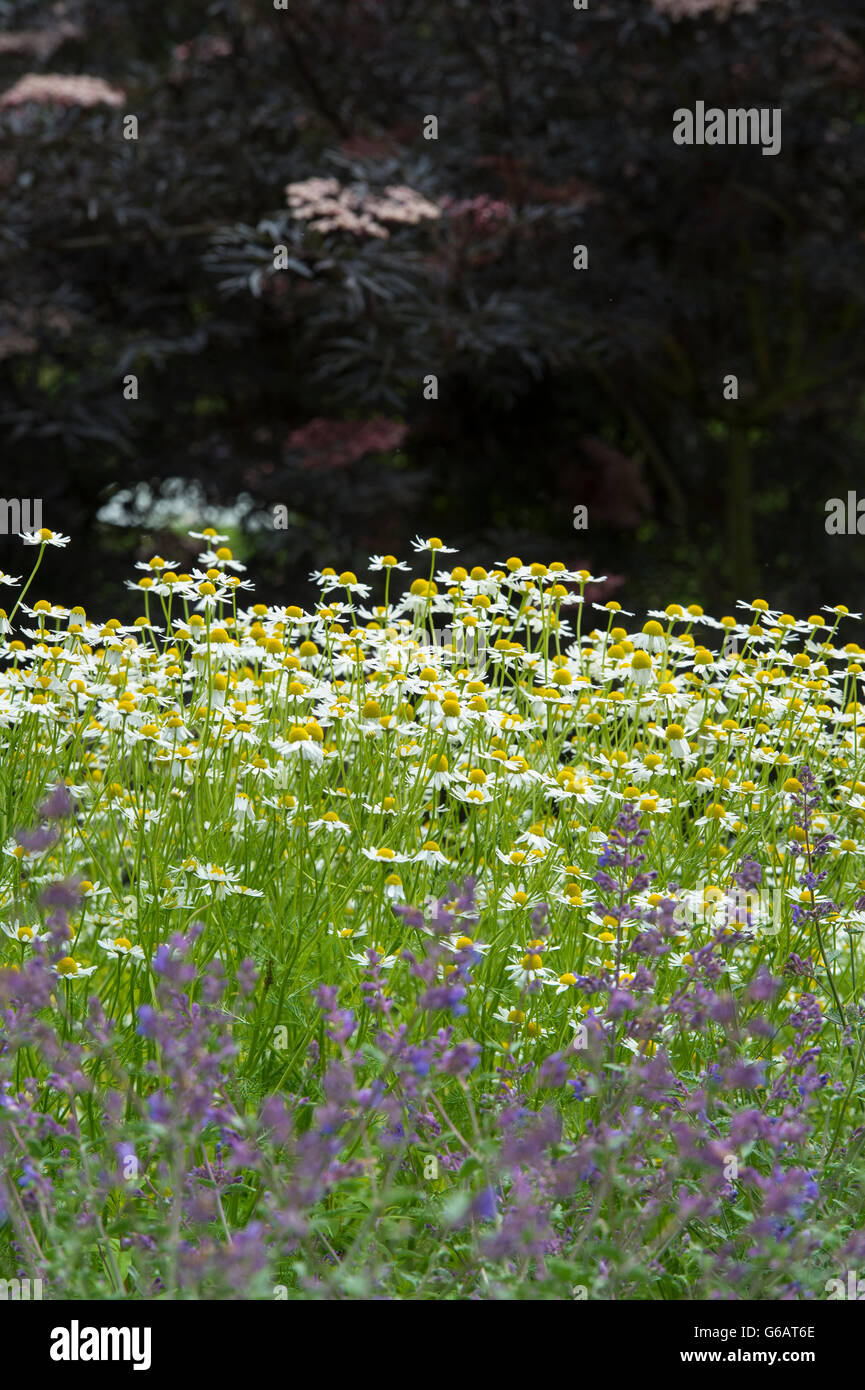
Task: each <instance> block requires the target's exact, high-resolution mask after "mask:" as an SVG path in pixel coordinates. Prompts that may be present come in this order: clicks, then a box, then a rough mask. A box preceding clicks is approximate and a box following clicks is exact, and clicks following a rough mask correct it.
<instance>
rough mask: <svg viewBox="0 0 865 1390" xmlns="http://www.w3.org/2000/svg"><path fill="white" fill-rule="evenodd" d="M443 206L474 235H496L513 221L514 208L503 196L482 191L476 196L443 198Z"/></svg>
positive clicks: (450, 215) (452, 217)
mask: <svg viewBox="0 0 865 1390" xmlns="http://www.w3.org/2000/svg"><path fill="white" fill-rule="evenodd" d="M442 208H443V210H444V211H445V212H446V213H447V214H448V216H449V217H450V218H451V220H452V221H454V222H460V223H462V224H463V225H464V226H465V228H466V230H467V231H470V232H471V234H472V235H474V236H494V235H495V233H496V232H499V231H501V229H502V228H503V227H506V226H507V225H508V223H510V222H512V221H513V216H514V210H513V208H512V207H511V205H510V203H506V202H505V201H504V200H503V199H501V198H491V197H490V196H489V195H488V194H487V193H480V194H479V195H478V196H477V197H476V198H461V199H456V198H450V197H446V198H443V199H442Z"/></svg>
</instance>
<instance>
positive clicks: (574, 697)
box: [0, 529, 865, 1300]
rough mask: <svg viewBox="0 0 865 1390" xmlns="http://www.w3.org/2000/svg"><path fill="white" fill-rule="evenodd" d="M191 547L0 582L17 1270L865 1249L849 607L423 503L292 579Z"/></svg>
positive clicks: (439, 1278)
mask: <svg viewBox="0 0 865 1390" xmlns="http://www.w3.org/2000/svg"><path fill="white" fill-rule="evenodd" d="M193 534H195V533H193ZM196 538H197V539H199V540H200V542H201V545H202V553H201V555H200V556H199V568H196V569H195V570H194V571H193V572H192V573H191V574H190V573H179V572H178V570H177V566H176V564H175V563H174V562H172V561H171V560H170V559H168V560H166V559H163V558H162V557H159V556H154V557H153V558H152V559H151V560H150V561H149V563H146V564H141V565H139V567H138V568H139V570H140V572H141V573H140V576H139V577H138V578H137V579H135V580H131V581H129V582H130V587H131V588H133V589H134V590H135V591H136V592H137V594H138V595H139V596H140V600H141V610H142V611H141V614H140V616H139V617H138V618H137V619H136V620H135V622H134V623H132V624H128V625H124V624H122V623H121V622H120V621H118V620H117V619H108V620H107V621H95V620H93V619H92V618H91V617H90V616H89V615H88V614H86V613H85V612H84V611H83V610H82V609H80V608H75V607H71V608H68V607H65V606H63V605H61V604H52V603H49V602H48V601H43V600H40V601H39V602H37V603H34V604H33V605H32V606H28V604H27V602H26V595H27V592H28V590H29V586H30V582H31V580H32V576H31V579H28V580H26V581H24V582H23V586H22V579H21V578H20V577H18V576H11V575H0V582H2V584H3V585H5V586H7V587H8V588H9V589H10V590H11V592H12V595H13V600H14V599H15V596H16V591H19V590H20V592H19V593H18V596H17V600H16V601H14V603H12V602H10V601H9V600H7V602H10V611H9V612H8V614H7V613H6V612H2V611H0V641H2V653H0V655H2V657H3V666H2V670H0V739H2V753H3V756H2V763H0V767H2V772H0V778H2V816H3V829H2V848H3V855H2V877H0V904H2V905H0V928H2V936H0V965H2V970H0V1277H7V1278H13V1277H22V1278H23V1277H29V1278H31V1279H35V1278H40V1279H42V1280H43V1282H44V1288H45V1297H48V1298H66V1299H84V1298H99V1299H111V1298H158V1297H164V1298H170V1299H177V1298H205V1299H206V1298H240V1299H274V1298H276V1299H282V1298H288V1299H346V1298H385V1299H431V1298H451V1299H456V1298H472V1299H478V1298H480V1299H523V1298H528V1299H547V1298H554V1299H574V1298H576V1299H583V1298H588V1299H613V1298H615V1299H658V1300H661V1299H663V1300H674V1299H717V1298H723V1299H736V1298H759V1299H821V1298H826V1297H827V1292H826V1290H827V1287H831V1286H830V1285H829V1282H828V1281H830V1280H832V1279H841V1280H845V1279H846V1278H847V1276H848V1273H849V1271H850V1270H855V1269H857V1267H862V1266H863V1262H865V1212H863V1203H865V1196H863V1191H865V1189H863V1182H862V1179H863V1174H865V1156H863V1148H865V1123H863V1114H862V1096H863V1079H862V1078H863V1066H862V1063H863V1052H865V1028H863V1019H865V1009H863V993H862V976H863V969H865V961H863V958H862V952H861V946H860V941H861V933H862V929H863V924H865V896H863V894H865V878H863V873H865V866H863V852H865V851H863V843H865V841H863V835H865V831H863V821H865V769H863V756H862V753H861V751H860V741H861V740H862V738H863V736H865V709H863V708H862V707H860V705H859V703H858V699H857V695H858V690H859V686H860V683H861V679H862V676H863V665H865V663H863V658H865V652H863V651H862V649H861V648H860V647H859V646H858V645H856V644H855V643H852V642H846V643H845V638H844V632H843V627H842V624H843V623H844V620H845V618H848V617H853V618H855V619H858V618H859V617H860V616H861V615H859V614H853V615H849V614H848V610H847V609H846V608H844V607H843V606H841V605H838V606H836V607H826V608H824V609H823V610H822V611H821V612H820V613H816V614H813V615H811V616H810V617H808V618H804V619H801V618H800V619H797V618H795V617H794V616H793V615H791V614H787V613H779V612H777V611H774V610H772V609H770V608H769V606H768V603H767V602H766V601H764V600H762V599H755V600H753V602H744V601H743V602H740V603H739V605H738V607H737V610H736V612H735V614H733V615H730V616H726V617H722V618H721V619H720V620H717V619H714V618H710V617H709V616H708V615H707V614H705V613H703V611H702V609H701V608H699V607H698V606H697V605H695V604H692V605H689V606H685V607H683V606H680V605H679V604H678V603H671V604H670V605H669V606H668V607H666V608H665V609H663V610H659V611H657V612H651V613H649V614H648V617H647V620H643V619H642V618H636V617H635V615H634V614H633V613H630V612H627V611H626V610H625V609H624V608H622V607H621V605H620V604H619V603H618V602H616V601H609V602H606V603H598V602H592V599H591V595H592V593H593V592H595V593H596V592H599V590H598V585H599V582H600V579H601V577H600V576H598V577H595V576H592V575H590V574H588V573H587V572H585V571H578V572H571V571H569V570H567V569H566V568H565V566H564V565H562V564H557V563H549V564H540V563H535V564H528V563H523V562H522V560H521V559H519V558H517V557H511V558H509V559H506V560H503V561H501V562H500V563H498V564H497V565H496V567H495V568H491V569H489V570H488V569H484V568H481V567H475V568H473V569H470V570H468V569H466V568H464V567H462V566H459V565H456V564H454V563H453V559H454V552H453V551H451V550H450V549H449V548H448V547H447V546H445V545H444V544H442V542H441V541H440V540H439V539H438V538H432V539H428V540H422V539H421V538H417V539H416V540H415V542H414V543H413V550H414V552H415V554H414V556H413V563H414V565H415V568H417V567H420V568H421V571H422V572H421V574H420V576H419V577H414V578H412V577H411V576H412V567H411V566H410V565H409V564H407V563H406V562H405V561H398V560H397V559H396V558H395V557H394V556H387V555H385V556H375V557H373V558H372V560H371V562H370V567H369V568H370V575H369V582H368V583H367V582H362V581H360V580H359V579H358V578H357V576H356V575H355V574H353V573H337V572H336V571H335V570H333V569H325V570H322V571H321V572H320V573H318V572H317V573H316V574H315V575H314V576H313V579H314V581H315V582H316V584H317V585H318V587H319V589H320V600H319V602H318V603H317V604H316V605H315V607H314V608H313V609H310V610H307V609H304V608H302V607H298V606H288V607H282V606H275V605H271V604H267V603H264V602H252V598H253V595H252V594H251V593H250V590H251V589H252V585H251V583H250V582H249V581H248V580H247V579H245V578H243V577H242V574H243V571H244V567H243V566H242V565H241V564H240V563H239V562H237V561H236V560H235V559H234V558H233V555H232V552H231V550H230V549H229V548H227V546H226V545H225V544H224V542H225V540H226V538H225V537H223V536H220V535H218V534H216V532H215V531H213V530H212V529H207V530H204V531H202V532H201V533H200V534H198V536H197V537H196ZM22 540H23V543H24V545H25V546H28V547H34V549H35V554H36V569H38V566H39V562H40V561H41V559H42V556H43V554H44V552H45V549H46V547H48V546H51V545H62V544H65V543H66V541H67V538H66V537H63V536H59V535H54V534H52V533H51V532H50V531H47V530H43V531H40V532H36V533H33V534H25V535H24V536H23V537H22ZM30 553H31V554H32V553H34V552H33V551H30ZM36 569H35V570H34V574H35V572H36ZM601 592H602V591H601ZM860 779H861V780H860Z"/></svg>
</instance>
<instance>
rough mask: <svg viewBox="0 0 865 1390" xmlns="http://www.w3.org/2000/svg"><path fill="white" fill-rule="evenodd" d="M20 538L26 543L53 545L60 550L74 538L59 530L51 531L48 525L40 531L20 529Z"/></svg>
mask: <svg viewBox="0 0 865 1390" xmlns="http://www.w3.org/2000/svg"><path fill="white" fill-rule="evenodd" d="M18 539H19V540H21V541H23V542H24V544H25V545H51V546H54V547H56V548H57V549H58V550H62V549H63V547H64V546H67V545H68V544H69V542H70V540H71V539H72V537H71V536H62V535H61V534H60V532H59V531H49V529H48V527H47V526H43V527H42V528H41V529H40V530H38V531H19V532H18Z"/></svg>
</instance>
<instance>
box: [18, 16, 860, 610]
mask: <svg viewBox="0 0 865 1390" xmlns="http://www.w3.org/2000/svg"><path fill="white" fill-rule="evenodd" d="M286 3H287V8H286V9H285V10H275V9H274V7H273V3H272V0H217V2H216V3H212V4H202V3H198V4H196V3H187V0H165V2H164V3H163V0H147V3H146V4H144V5H136V4H126V5H124V4H117V2H116V0H92V3H86V2H85V0H67V3H64V4H55V5H46V4H45V3H44V0H0V79H2V80H0V190H2V197H3V217H2V226H0V255H2V289H0V431H2V451H3V452H2V460H3V467H2V492H3V495H4V497H6V498H9V497H15V496H21V497H31V496H34V495H37V496H41V497H42V498H43V502H44V519H45V522H46V524H47V525H51V526H54V527H56V528H57V529H62V530H63V531H65V532H67V533H71V534H72V536H73V538H74V541H75V544H74V545H73V546H72V547H70V548H69V550H68V551H65V552H54V553H53V554H52V555H50V556H49V557H48V558H47V559H46V563H45V566H44V571H43V574H42V575H40V584H41V592H42V593H43V594H46V595H47V596H49V597H52V598H54V599H55V600H56V599H61V598H62V599H63V601H66V602H72V601H74V600H75V599H77V600H78V601H83V602H85V603H86V604H88V605H92V606H93V608H94V611H99V612H101V613H102V614H107V613H108V612H114V613H117V614H118V615H122V612H123V609H122V600H121V599H119V597H118V587H117V585H118V579H119V577H120V575H121V574H122V575H126V574H128V572H129V569H128V566H129V563H130V561H131V559H134V558H136V557H145V558H146V557H147V556H148V555H149V554H151V553H153V551H154V549H158V550H161V552H162V553H163V554H166V555H168V556H169V557H170V558H177V559H179V560H186V557H187V556H188V555H191V554H192V553H194V552H193V550H192V549H190V550H186V549H185V542H182V541H180V540H178V539H177V538H176V537H166V536H165V535H160V533H159V531H158V529H157V528H156V527H155V526H154V521H153V517H154V513H153V512H152V508H151V506H150V503H149V502H148V501H146V500H145V502H144V504H143V505H142V507H141V508H140V510H139V512H138V513H134V514H133V515H132V517H131V520H132V521H133V522H134V524H133V525H132V526H130V527H129V528H120V527H117V526H112V525H109V524H108V523H106V522H105V521H100V520H99V519H98V515H97V514H98V512H99V511H100V509H101V508H102V507H103V505H104V504H105V503H106V502H107V501H108V500H109V499H110V498H111V497H112V496H113V495H115V494H117V493H119V492H121V491H122V490H123V489H127V488H129V487H131V486H133V485H134V484H137V483H141V484H147V486H148V488H149V490H150V491H149V494H148V496H150V497H152V496H156V495H158V494H159V492H160V489H161V488H163V487H165V486H168V487H171V486H172V485H173V484H172V483H171V480H176V479H186V480H194V481H197V483H198V484H199V485H200V487H201V489H202V493H203V496H204V497H205V498H206V500H207V504H208V505H215V504H231V503H232V502H233V501H234V500H235V499H236V498H237V497H238V496H239V495H242V496H243V497H244V499H245V502H244V506H245V507H246V508H247V521H246V525H247V540H246V546H245V556H246V559H247V560H248V562H249V563H251V564H252V565H253V566H254V569H255V574H256V578H257V579H259V581H260V583H261V585H262V587H265V586H266V587H267V592H268V594H269V595H270V594H271V593H272V594H273V595H274V597H276V596H277V595H282V596H283V597H284V598H285V599H288V598H290V597H293V598H300V597H301V596H302V595H303V593H304V592H305V584H306V576H307V573H308V571H309V569H310V568H312V567H313V565H317V566H320V565H323V564H328V563H334V564H336V565H337V566H338V567H339V568H343V567H345V566H347V565H352V566H353V567H354V568H356V569H357V570H358V572H360V571H361V570H362V569H363V568H364V565H365V557H366V556H367V555H368V554H369V553H371V552H373V551H377V552H387V551H393V552H395V553H397V554H399V555H405V553H406V550H407V540H408V538H409V537H410V536H411V535H414V534H415V533H416V532H420V533H422V534H423V535H429V534H434V533H438V534H441V535H443V536H444V537H445V539H446V540H448V541H449V543H453V544H456V545H459V546H460V547H461V548H463V549H464V551H465V554H466V558H467V559H468V560H469V561H470V562H471V561H474V560H477V561H481V560H489V559H504V558H505V557H506V556H507V555H509V554H512V553H516V554H519V555H521V556H522V557H523V558H524V559H534V558H542V559H546V560H549V559H551V558H559V559H562V560H564V561H566V562H568V563H576V564H580V565H583V564H585V565H586V566H587V567H589V568H591V569H592V571H593V572H594V573H602V574H606V575H609V576H611V577H612V578H611V581H610V585H609V586H608V590H607V592H608V593H612V592H613V591H614V585H615V581H616V577H619V578H621V580H622V581H623V586H622V588H621V592H620V597H622V598H623V599H624V598H625V597H626V596H627V599H628V600H631V601H633V603H634V604H635V605H638V604H644V605H653V604H657V603H659V602H662V603H667V602H669V601H671V600H672V599H674V598H680V599H685V600H686V601H688V600H691V599H694V598H696V599H698V600H699V601H701V602H704V603H705V604H706V605H707V606H709V605H722V606H724V607H725V609H726V607H727V605H729V603H730V602H731V601H732V599H733V598H735V597H737V596H745V597H748V598H750V597H752V596H753V595H754V594H757V593H760V594H762V595H763V596H765V597H766V598H768V599H769V601H770V603H771V604H772V605H776V606H779V607H785V608H789V609H790V610H791V611H793V612H794V613H796V614H797V615H799V614H802V613H803V612H804V613H807V612H810V611H812V610H813V609H814V608H815V607H818V606H819V604H820V603H823V602H833V603H834V602H839V601H843V602H846V603H847V604H848V605H849V606H850V607H851V608H856V609H859V608H861V607H862V605H863V601H865V592H863V589H865V582H863V581H865V539H863V538H859V537H853V536H843V537H841V536H839V537H836V536H828V535H827V534H826V531H825V528H824V522H825V516H826V513H825V504H826V501H827V499H828V498H830V497H833V496H845V495H846V493H847V491H848V489H855V488H856V487H857V486H859V487H860V488H861V490H862V494H863V496H865V473H863V469H862V468H861V460H862V448H863V434H865V409H863V404H865V397H863V367H865V332H863V310H865V273H863V272H865V244H863V237H865V10H863V8H862V6H861V0H821V3H820V5H819V6H816V5H814V4H813V0H807V3H806V0H783V3H780V0H762V3H757V4H756V5H755V8H754V9H753V11H752V12H750V13H743V14H737V13H733V14H731V15H729V16H728V17H727V18H723V19H722V18H719V17H718V16H717V15H716V14H714V13H711V12H709V13H705V14H702V15H700V16H699V17H696V18H683V19H680V20H678V21H676V20H673V19H671V18H670V16H669V14H668V13H664V12H659V11H664V10H665V9H669V8H671V4H672V0H654V2H653V0H605V2H603V0H589V6H590V7H589V9H588V10H587V11H581V12H578V11H575V10H574V9H573V6H572V4H571V2H570V0H486V2H485V0H448V3H439V0H286ZM721 4H722V0H718V5H719V7H720V6H721ZM656 5H657V7H658V8H656ZM689 7H692V8H695V9H699V8H700V6H699V4H696V3H695V0H680V8H683V9H687V8H689ZM725 8H726V6H725ZM27 74H41V75H43V76H44V75H46V74H61V75H70V74H76V75H80V74H87V75H89V76H91V77H98V78H101V79H103V80H104V82H105V83H107V84H108V86H109V88H111V89H113V90H115V91H117V93H118V95H117V97H116V98H114V100H115V101H116V104H114V105H108V104H104V103H100V104H96V105H86V104H83V105H82V104H81V103H80V102H79V103H78V104H71V105H70V104H62V103H60V102H58V101H56V100H53V99H51V96H50V91H51V86H50V84H48V87H47V88H45V86H44V84H43V88H42V89H40V90H41V91H42V93H43V94H42V95H41V96H40V97H39V99H38V100H35V101H29V102H21V103H18V102H17V100H16V98H15V96H14V89H15V84H16V83H17V82H18V81H19V79H21V78H22V77H24V76H26V75H27ZM46 91H47V93H48V95H46V94H45V93H46ZM2 93H5V94H6V96H5V97H4V96H3V95H2ZM10 93H13V95H10ZM698 100H702V101H705V102H706V103H707V105H717V106H721V107H724V108H726V107H730V106H735V107H740V106H761V107H765V106H769V107H781V108H782V110H783V147H782V151H781V153H780V155H778V156H777V157H775V158H769V157H764V156H763V155H762V154H761V152H760V150H759V149H755V148H752V147H738V148H737V147H729V148H726V147H718V148H681V147H678V146H676V145H675V144H674V143H673V140H672V113H673V111H674V109H676V108H677V107H680V106H689V107H693V106H694V104H695V102H696V101H698ZM128 114H134V115H135V116H136V117H137V118H138V122H139V138H138V139H137V140H127V139H124V138H123V122H124V117H125V116H126V115H128ZM430 114H432V115H435V116H436V117H437V119H438V123H439V130H438V139H437V140H435V141H433V140H426V139H424V136H423V128H424V118H425V117H426V116H427V115H430ZM310 178H324V179H337V180H338V181H339V183H340V184H341V185H346V186H348V185H352V186H361V188H363V187H365V188H366V190H367V196H369V197H373V196H376V195H379V194H380V193H381V192H382V190H384V189H385V188H386V187H387V186H388V185H394V184H396V185H406V186H408V187H409V188H411V189H413V190H416V191H417V193H418V194H419V195H421V196H422V197H423V198H425V199H427V200H429V201H431V202H432V203H434V204H435V205H436V206H437V208H438V209H439V212H440V216H438V217H437V218H434V219H433V218H426V217H424V218H422V219H421V220H419V221H418V222H417V223H416V224H414V225H404V226H397V225H390V224H389V225H388V230H389V233H390V234H389V236H387V237H371V236H368V235H357V234H356V233H353V232H351V231H347V230H340V229H335V230H331V231H324V232H322V231H320V230H316V229H315V228H314V227H311V226H310V225H309V221H310V219H307V221H302V220H297V219H294V218H293V217H292V216H291V214H290V211H289V208H288V207H287V203H286V193H285V188H286V185H287V184H288V183H297V182H302V181H304V180H307V179H310ZM578 243H584V244H585V245H586V246H587V247H588V249H589V268H588V270H585V271H577V270H575V269H573V266H572V260H573V247H574V246H575V245H576V244H578ZM276 245H282V246H285V247H286V248H287V255H288V260H289V266H288V268H287V269H284V270H274V247H275V246H276ZM127 373H134V374H135V375H136V376H137V377H138V381H139V398H138V399H137V400H125V399H124V397H123V388H122V381H123V377H124V376H125V375H126V374H127ZM728 373H735V374H736V375H737V376H738V378H739V383H740V399H739V400H738V401H737V402H727V401H724V399H723V396H722V382H723V378H724V376H725V375H727V374H728ZM430 374H434V375H435V376H436V377H437V379H438V393H439V394H438V399H437V400H427V399H425V398H424V390H423V381H424V378H425V377H427V376H429V375H430ZM141 496H142V497H144V494H142V495H141ZM580 503H582V504H585V505H587V506H588V509H589V529H588V531H585V532H575V530H574V529H573V524H572V521H573V509H574V506H575V505H577V504H580ZM276 504H281V505H284V506H286V507H287V508H288V512H289V522H290V524H289V529H288V530H287V531H277V530H274V529H273V524H272V508H273V506H274V505H276ZM198 519H199V520H200V522H201V524H206V522H207V520H208V517H207V515H206V514H205V513H204V512H203V513H202V515H201V516H200V517H199V518H198ZM256 527H258V529H256ZM190 544H191V545H192V546H194V543H190ZM0 565H2V566H3V567H4V568H6V569H10V570H12V571H13V572H14V573H21V572H22V568H23V566H22V557H21V553H20V548H19V543H18V542H17V541H14V542H12V543H11V544H10V543H8V542H6V541H5V540H2V541H0ZM129 604H130V605H131V606H130V608H129V611H130V612H132V611H137V605H136V604H135V601H134V598H132V597H130V599H129ZM626 606H627V605H626Z"/></svg>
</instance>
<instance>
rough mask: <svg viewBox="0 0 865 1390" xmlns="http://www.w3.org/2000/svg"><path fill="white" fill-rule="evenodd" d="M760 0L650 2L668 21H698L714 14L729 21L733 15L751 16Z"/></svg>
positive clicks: (717, 17)
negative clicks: (703, 16) (704, 16)
mask: <svg viewBox="0 0 865 1390" xmlns="http://www.w3.org/2000/svg"><path fill="white" fill-rule="evenodd" d="M760 3H761V0H652V6H653V8H654V9H655V11H656V12H657V13H658V14H663V15H666V16H667V18H668V19H674V20H678V19H699V18H700V16H701V15H704V14H714V16H715V18H716V19H729V18H730V16H731V15H733V14H753V13H754V11H755V10H756V8H757V6H758V5H759V4H760Z"/></svg>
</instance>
